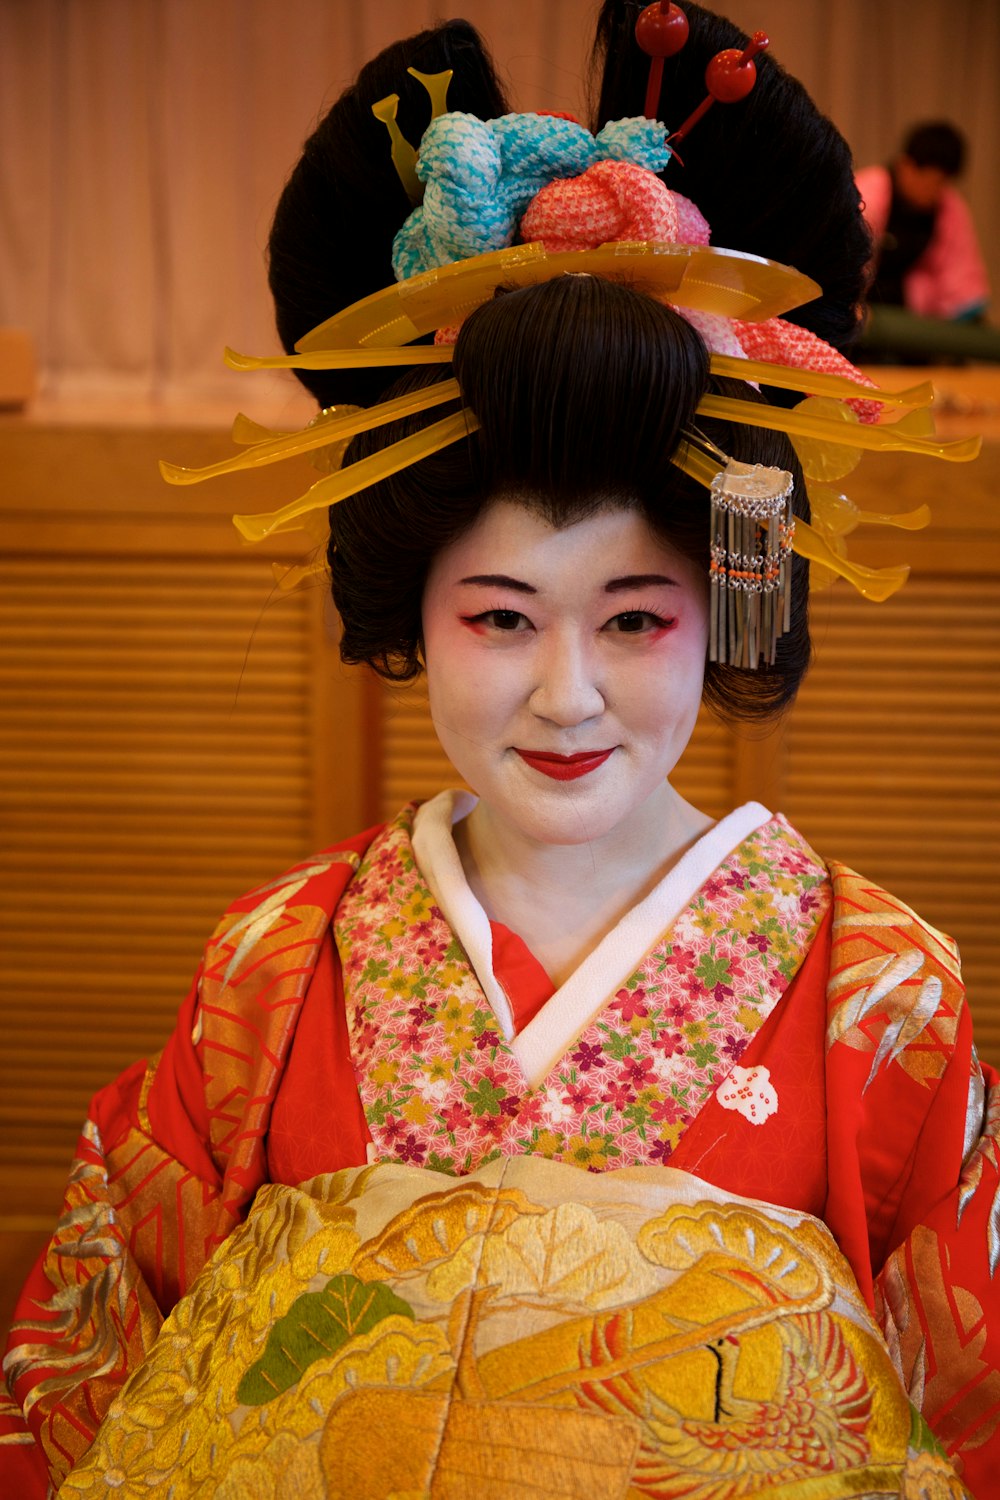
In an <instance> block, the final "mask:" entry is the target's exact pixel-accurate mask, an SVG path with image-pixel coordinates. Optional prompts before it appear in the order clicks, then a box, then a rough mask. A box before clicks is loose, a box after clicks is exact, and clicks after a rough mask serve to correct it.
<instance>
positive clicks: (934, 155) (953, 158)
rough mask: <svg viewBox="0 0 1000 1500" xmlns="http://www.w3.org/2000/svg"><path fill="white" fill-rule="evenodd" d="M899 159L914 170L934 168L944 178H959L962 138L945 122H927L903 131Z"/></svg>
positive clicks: (963, 147) (962, 147) (962, 152)
mask: <svg viewBox="0 0 1000 1500" xmlns="http://www.w3.org/2000/svg"><path fill="white" fill-rule="evenodd" d="M903 155H904V156H908V157H909V158H910V160H911V161H912V163H913V165H914V166H915V167H937V168H938V169H939V171H941V172H943V173H944V174H945V176H946V177H960V176H961V174H962V170H963V168H964V167H965V137H964V136H963V135H962V133H961V131H959V130H956V129H955V127H954V125H952V124H950V123H949V122H948V121H947V120H927V121H925V122H924V123H923V124H922V125H914V126H913V127H912V128H911V129H910V130H909V131H907V134H906V139H905V140H904V142H903Z"/></svg>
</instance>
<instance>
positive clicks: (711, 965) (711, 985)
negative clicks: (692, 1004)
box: [694, 953, 733, 990]
mask: <svg viewBox="0 0 1000 1500" xmlns="http://www.w3.org/2000/svg"><path fill="white" fill-rule="evenodd" d="M694 972H695V973H696V974H697V976H698V978H699V979H700V980H701V982H702V984H703V985H704V986H705V988H706V990H714V989H715V986H716V985H717V984H732V982H733V976H732V974H731V973H730V971H729V960H728V959H725V958H716V957H715V956H714V954H709V953H705V954H703V955H702V957H701V958H700V959H699V961H698V963H697V965H696V967H695V971H694Z"/></svg>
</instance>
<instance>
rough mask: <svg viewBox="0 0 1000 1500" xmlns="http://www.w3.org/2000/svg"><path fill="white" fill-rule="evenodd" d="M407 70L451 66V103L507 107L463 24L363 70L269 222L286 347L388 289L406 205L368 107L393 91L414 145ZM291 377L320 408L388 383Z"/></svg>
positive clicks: (423, 96) (421, 101)
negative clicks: (341, 311) (394, 246)
mask: <svg viewBox="0 0 1000 1500" xmlns="http://www.w3.org/2000/svg"><path fill="white" fill-rule="evenodd" d="M407 68H416V69H417V71H418V72H421V73H440V72H443V71H444V70H445V69H446V68H451V69H453V73H454V76H453V77H452V80H451V83H450V84H449V87H448V108H449V109H452V110H464V111H465V112H466V113H468V114H473V115H478V116H479V117H480V119H484V120H486V119H492V118H493V117H494V116H495V115H502V114H505V113H506V112H507V111H508V109H509V108H510V106H509V105H508V103H507V99H506V96H505V94H504V91H503V88H502V86H501V83H500V80H499V79H498V77H497V74H496V70H495V68H494V66H493V63H492V61H491V59H490V55H489V53H488V51H487V49H486V46H485V44H484V42H483V40H482V37H480V35H479V33H478V32H477V31H476V30H475V28H474V27H473V26H470V24H469V23H468V21H449V22H447V23H446V24H445V25H443V26H435V27H432V28H431V29H430V30H427V31H421V32H420V33H419V34H418V35H417V36H414V37H410V38H409V39H407V40H405V41H401V42H394V43H393V44H392V46H391V47H386V49H385V50H384V51H383V52H380V53H379V55H378V56H377V57H375V58H373V59H372V61H371V62H370V63H368V64H367V65H366V66H365V67H364V68H362V70H361V72H360V74H359V75H358V80H357V83H355V84H353V85H352V87H351V88H349V89H347V90H345V92H344V93H343V94H341V96H340V98H339V99H338V100H337V101H336V103H335V104H334V105H333V107H332V108H331V109H330V111H329V112H328V113H327V114H326V115H325V116H324V118H323V119H322V120H321V121H320V123H319V125H317V127H316V129H315V130H314V131H313V133H312V135H311V136H310V137H309V139H308V140H307V141H306V143H305V146H304V147H303V148H302V156H301V158H300V159H299V161H298V164H297V165H296V167H295V168H294V170H293V172H292V174H291V176H290V177H289V179H288V182H287V183H286V184H285V187H284V190H283V192H282V194H281V197H280V198H279V200H278V206H277V209H276V210H275V214H274V222H273V223H272V225H271V234H270V238H269V240H268V279H269V282H270V287H271V295H272V297H273V298H274V309H275V321H276V323H277V327H278V337H279V338H280V339H281V342H282V345H283V346H284V348H285V349H286V350H287V351H288V352H289V353H291V351H292V350H293V349H294V347H295V344H296V342H297V340H298V339H300V338H301V337H302V335H303V334H304V333H308V332H309V330H310V328H315V327H316V325H317V324H318V323H322V322H323V321H324V320H325V319H326V318H329V317H331V316H332V315H333V314H334V313H335V312H337V311H338V310H339V309H340V308H342V307H348V306H350V304H351V303H352V302H357V301H359V300H360V299H361V298H362V297H367V296H368V295H369V294H370V293H372V292H378V291H381V290H382V288H383V287H386V286H391V285H392V282H393V272H392V241H393V238H394V236H395V234H396V232H397V230H399V229H400V228H401V227H402V225H403V223H404V221H405V220H406V218H407V216H408V215H409V214H410V212H411V210H412V208H413V205H412V204H411V203H410V200H409V199H408V198H407V196H406V192H405V190H404V188H403V184H402V183H401V181H400V179H399V176H398V174H397V172H396V169H395V167H394V166H393V164H392V158H391V156H390V152H389V145H390V142H389V135H388V132H387V131H386V128H385V126H384V125H383V124H382V123H381V122H380V121H379V120H376V118H375V116H374V115H373V114H372V105H373V104H375V103H377V101H378V100H380V99H384V98H385V97H386V96H387V95H388V94H398V96H399V104H398V107H397V114H396V120H397V123H398V125H399V127H400V129H401V131H402V133H403V135H404V136H405V138H406V139H407V140H408V141H412V142H414V143H417V142H419V140H420V137H421V136H422V135H423V133H424V131H425V130H426V129H427V126H428V124H429V123H430V116H431V105H430V98H429V96H428V94H427V90H426V89H425V88H424V87H423V85H422V84H420V83H419V82H418V81H417V80H416V79H415V78H413V77H412V76H411V75H410V74H409V73H408V72H407ZM296 373H297V374H298V378H299V379H300V380H301V382H302V384H303V385H304V386H305V387H306V388H307V390H309V391H311V392H312V394H313V395H314V396H315V397H316V399H317V400H318V402H319V404H320V406H321V407H326V406H335V405H337V404H338V403H341V402H350V403H352V404H353V405H356V406H370V405H372V404H373V403H374V402H376V401H377V400H378V399H379V397H380V396H381V393H382V391H383V390H384V388H385V387H386V386H387V385H388V384H390V383H391V381H392V379H393V372H391V371H389V372H386V371H384V370H302V371H297V372H296Z"/></svg>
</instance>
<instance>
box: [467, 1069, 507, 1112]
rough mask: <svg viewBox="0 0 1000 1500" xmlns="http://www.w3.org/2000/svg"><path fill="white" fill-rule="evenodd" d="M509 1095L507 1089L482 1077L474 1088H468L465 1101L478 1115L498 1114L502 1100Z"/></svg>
mask: <svg viewBox="0 0 1000 1500" xmlns="http://www.w3.org/2000/svg"><path fill="white" fill-rule="evenodd" d="M506 1097H507V1090H506V1089H503V1088H499V1089H498V1088H497V1087H496V1086H495V1085H494V1084H492V1083H490V1080H489V1079H488V1078H480V1080H479V1083H478V1084H477V1086H476V1087H475V1088H474V1089H466V1091H465V1102H466V1104H468V1105H469V1107H470V1108H471V1109H473V1110H474V1111H475V1112H476V1114H477V1115H498V1114H499V1113H500V1101H501V1100H502V1099H505V1098H506Z"/></svg>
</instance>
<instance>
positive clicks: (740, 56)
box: [635, 0, 770, 159]
mask: <svg viewBox="0 0 1000 1500" xmlns="http://www.w3.org/2000/svg"><path fill="white" fill-rule="evenodd" d="M635 39H636V41H637V43H638V44H639V46H640V47H641V48H642V50H643V52H645V53H647V54H648V56H649V58H650V64H649V83H648V84H647V86H646V108H645V111H644V112H645V115H646V118H647V119H649V120H655V119H656V114H657V106H658V104H659V101H660V88H661V86H662V83H663V59H664V58H665V57H673V56H674V54H675V53H677V52H679V51H680V50H681V48H682V47H683V46H684V43H685V42H686V41H687V39H688V19H687V16H686V15H685V14H684V12H683V11H682V10H681V8H680V6H679V5H675V4H672V3H668V0H653V4H652V5H647V6H646V8H645V9H644V10H642V11H640V13H639V18H638V20H637V21H636V23H635ZM769 46H770V39H769V37H768V36H767V33H766V32H763V31H755V32H754V34H753V36H752V37H751V38H750V40H749V41H748V42H747V44H746V46H745V47H744V48H743V50H742V51H740V49H739V48H738V47H727V48H726V50H725V51H724V52H717V53H716V54H715V56H714V57H713V58H712V60H711V62H710V63H709V65H708V67H707V68H706V69H705V87H706V88H707V89H708V95H707V97H706V98H704V99H703V100H702V102H701V103H700V104H699V105H698V108H697V109H696V110H695V111H694V113H693V114H690V115H688V117H687V119H686V120H685V121H684V124H683V125H682V126H681V127H680V128H679V129H678V130H675V131H674V132H673V133H672V134H671V135H668V136H667V141H668V143H671V142H673V141H680V140H683V138H684V137H685V136H686V135H687V134H688V132H689V131H690V130H692V129H693V128H694V126H695V125H697V123H698V121H699V120H700V119H701V117H702V115H704V114H706V113H707V112H708V110H710V109H711V107H712V105H713V104H714V103H715V102H716V100H718V101H719V103H720V104H736V103H737V102H738V101H739V100H740V99H745V98H746V96H747V94H749V92H750V90H751V89H752V88H753V86H754V84H755V83H756V82H757V68H756V66H755V64H754V62H753V59H754V57H755V56H756V54H757V53H758V52H763V51H764V48H765V47H769ZM675 155H676V153H675ZM678 159H679V158H678Z"/></svg>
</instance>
